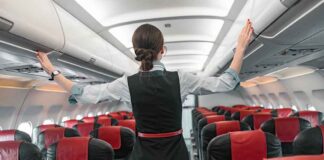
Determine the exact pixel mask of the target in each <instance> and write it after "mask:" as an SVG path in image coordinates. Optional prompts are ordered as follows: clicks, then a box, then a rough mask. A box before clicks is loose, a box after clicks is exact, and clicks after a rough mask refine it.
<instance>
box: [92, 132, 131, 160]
mask: <svg viewBox="0 0 324 160" xmlns="http://www.w3.org/2000/svg"><path fill="white" fill-rule="evenodd" d="M90 135H91V137H93V138H98V139H101V140H104V141H106V142H107V143H109V144H110V145H111V146H112V148H113V149H114V153H115V159H125V158H128V156H129V155H130V153H131V152H132V150H133V147H134V144H135V133H134V132H133V131H132V130H130V129H129V128H126V127H120V126H108V127H101V128H98V129H96V130H93V131H92V132H91V133H90Z"/></svg>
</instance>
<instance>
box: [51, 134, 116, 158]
mask: <svg viewBox="0 0 324 160" xmlns="http://www.w3.org/2000/svg"><path fill="white" fill-rule="evenodd" d="M113 154H114V153H113V150H112V148H111V146H110V145H109V144H108V143H106V142H104V141H102V140H99V139H95V138H89V137H73V138H63V139H61V140H59V141H58V142H57V143H55V144H52V145H51V146H50V148H49V149H48V150H47V160H112V159H113Z"/></svg>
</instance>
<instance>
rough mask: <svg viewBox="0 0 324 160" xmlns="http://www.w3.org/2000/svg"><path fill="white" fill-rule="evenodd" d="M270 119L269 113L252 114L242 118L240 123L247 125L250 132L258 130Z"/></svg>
mask: <svg viewBox="0 0 324 160" xmlns="http://www.w3.org/2000/svg"><path fill="white" fill-rule="evenodd" d="M270 119H272V114H271V113H262V112H259V113H253V114H251V115H248V116H246V117H245V118H243V120H242V122H245V123H247V124H248V125H249V126H250V127H251V129H252V130H256V129H259V128H260V127H261V124H262V123H263V122H265V121H268V120H270Z"/></svg>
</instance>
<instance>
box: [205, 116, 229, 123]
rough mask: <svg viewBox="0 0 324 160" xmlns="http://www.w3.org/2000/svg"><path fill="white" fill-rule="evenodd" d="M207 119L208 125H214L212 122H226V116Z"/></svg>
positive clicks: (208, 117)
mask: <svg viewBox="0 0 324 160" xmlns="http://www.w3.org/2000/svg"><path fill="white" fill-rule="evenodd" d="M205 118H206V120H207V124H209V123H212V122H218V121H225V116H224V115H214V116H207V117H205Z"/></svg>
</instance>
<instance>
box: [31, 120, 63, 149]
mask: <svg viewBox="0 0 324 160" xmlns="http://www.w3.org/2000/svg"><path fill="white" fill-rule="evenodd" d="M58 127H62V126H60V125H57V124H44V125H39V126H37V127H36V128H34V130H33V136H32V137H33V138H32V139H33V143H34V144H36V143H37V136H38V134H39V133H40V132H43V131H45V130H46V129H49V128H58Z"/></svg>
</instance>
